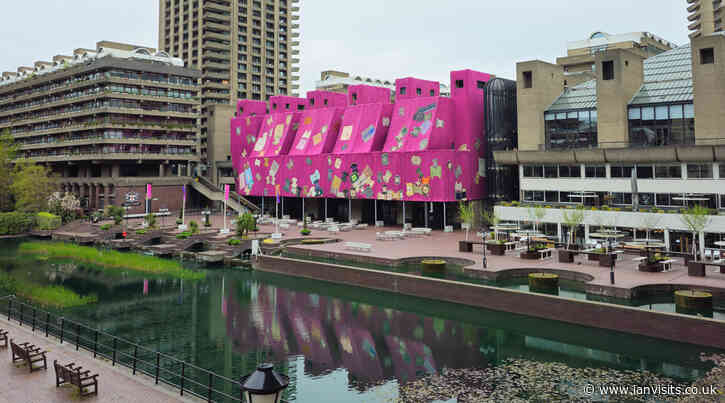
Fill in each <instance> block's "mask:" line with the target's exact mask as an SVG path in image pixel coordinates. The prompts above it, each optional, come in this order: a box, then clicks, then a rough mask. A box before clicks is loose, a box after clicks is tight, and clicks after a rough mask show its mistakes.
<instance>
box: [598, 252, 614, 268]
mask: <svg viewBox="0 0 725 403" xmlns="http://www.w3.org/2000/svg"><path fill="white" fill-rule="evenodd" d="M616 264H617V255H615V254H606V255H600V256H599V265H600V266H602V267H612V266H615V265H616Z"/></svg>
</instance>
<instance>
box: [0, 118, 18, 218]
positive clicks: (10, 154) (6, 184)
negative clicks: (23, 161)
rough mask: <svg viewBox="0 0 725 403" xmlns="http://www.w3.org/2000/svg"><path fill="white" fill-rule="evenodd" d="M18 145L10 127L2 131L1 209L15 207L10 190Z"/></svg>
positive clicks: (0, 155)
mask: <svg viewBox="0 0 725 403" xmlns="http://www.w3.org/2000/svg"><path fill="white" fill-rule="evenodd" d="M16 151H17V146H16V145H15V142H14V141H13V137H12V136H11V135H10V129H5V130H3V131H2V133H0V211H10V210H12V209H13V198H12V192H11V190H10V184H11V183H12V171H13V166H12V161H13V159H14V158H15V153H16Z"/></svg>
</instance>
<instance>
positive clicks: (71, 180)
mask: <svg viewBox="0 0 725 403" xmlns="http://www.w3.org/2000/svg"><path fill="white" fill-rule="evenodd" d="M191 180H192V178H191V177H190V176H185V175H181V176H176V175H168V176H133V177H131V176H115V177H111V176H101V177H96V178H81V177H73V176H70V177H61V178H57V179H56V181H58V182H60V183H68V184H79V185H113V186H138V185H146V184H147V183H153V184H154V186H170V185H184V184H188V183H189V182H191Z"/></svg>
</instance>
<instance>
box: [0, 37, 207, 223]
mask: <svg viewBox="0 0 725 403" xmlns="http://www.w3.org/2000/svg"><path fill="white" fill-rule="evenodd" d="M199 74H200V73H199V71H198V70H193V69H189V68H186V67H184V64H183V62H182V61H181V60H179V59H176V58H172V57H169V55H168V54H166V53H164V52H158V51H156V50H155V49H153V48H148V47H143V46H135V45H129V44H122V43H115V42H108V41H102V42H98V43H97V45H96V48H95V49H84V48H79V49H76V50H75V51H74V52H73V53H72V55H57V56H55V57H53V59H52V61H37V62H35V64H34V66H33V67H19V68H18V69H17V72H4V73H3V75H2V80H0V131H2V130H5V129H7V130H9V131H10V133H11V134H12V136H13V138H14V140H15V142H16V144H17V145H18V158H19V159H20V160H29V161H32V162H37V163H43V164H46V165H47V166H48V167H50V168H51V169H52V170H53V171H54V173H55V174H56V175H57V176H58V181H59V184H60V187H61V189H62V190H65V191H69V192H73V193H76V194H77V195H78V196H79V198H80V199H81V201H82V203H83V205H84V207H87V208H89V209H96V208H103V207H104V206H105V205H109V204H115V205H119V204H123V205H125V206H127V207H129V209H128V213H129V214H139V213H143V212H144V203H143V198H144V195H145V191H146V185H148V184H151V185H152V186H153V196H154V198H155V200H157V201H156V202H154V205H153V211H154V212H156V211H157V209H158V208H168V209H169V210H178V209H180V208H181V191H182V190H181V189H182V185H183V184H185V183H188V182H190V181H191V178H190V177H191V175H192V172H194V170H195V167H196V165H197V164H198V163H199V157H198V150H197V149H198V141H197V133H198V129H197V127H196V122H197V120H198V117H199V115H198V111H197V109H198V102H199V101H198V93H199V87H198V83H197V81H198V79H199Z"/></svg>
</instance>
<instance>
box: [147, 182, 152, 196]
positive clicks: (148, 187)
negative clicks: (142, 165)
mask: <svg viewBox="0 0 725 403" xmlns="http://www.w3.org/2000/svg"><path fill="white" fill-rule="evenodd" d="M146 198H147V199H149V200H150V199H151V198H152V197H151V184H150V183H147V184H146Z"/></svg>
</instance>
